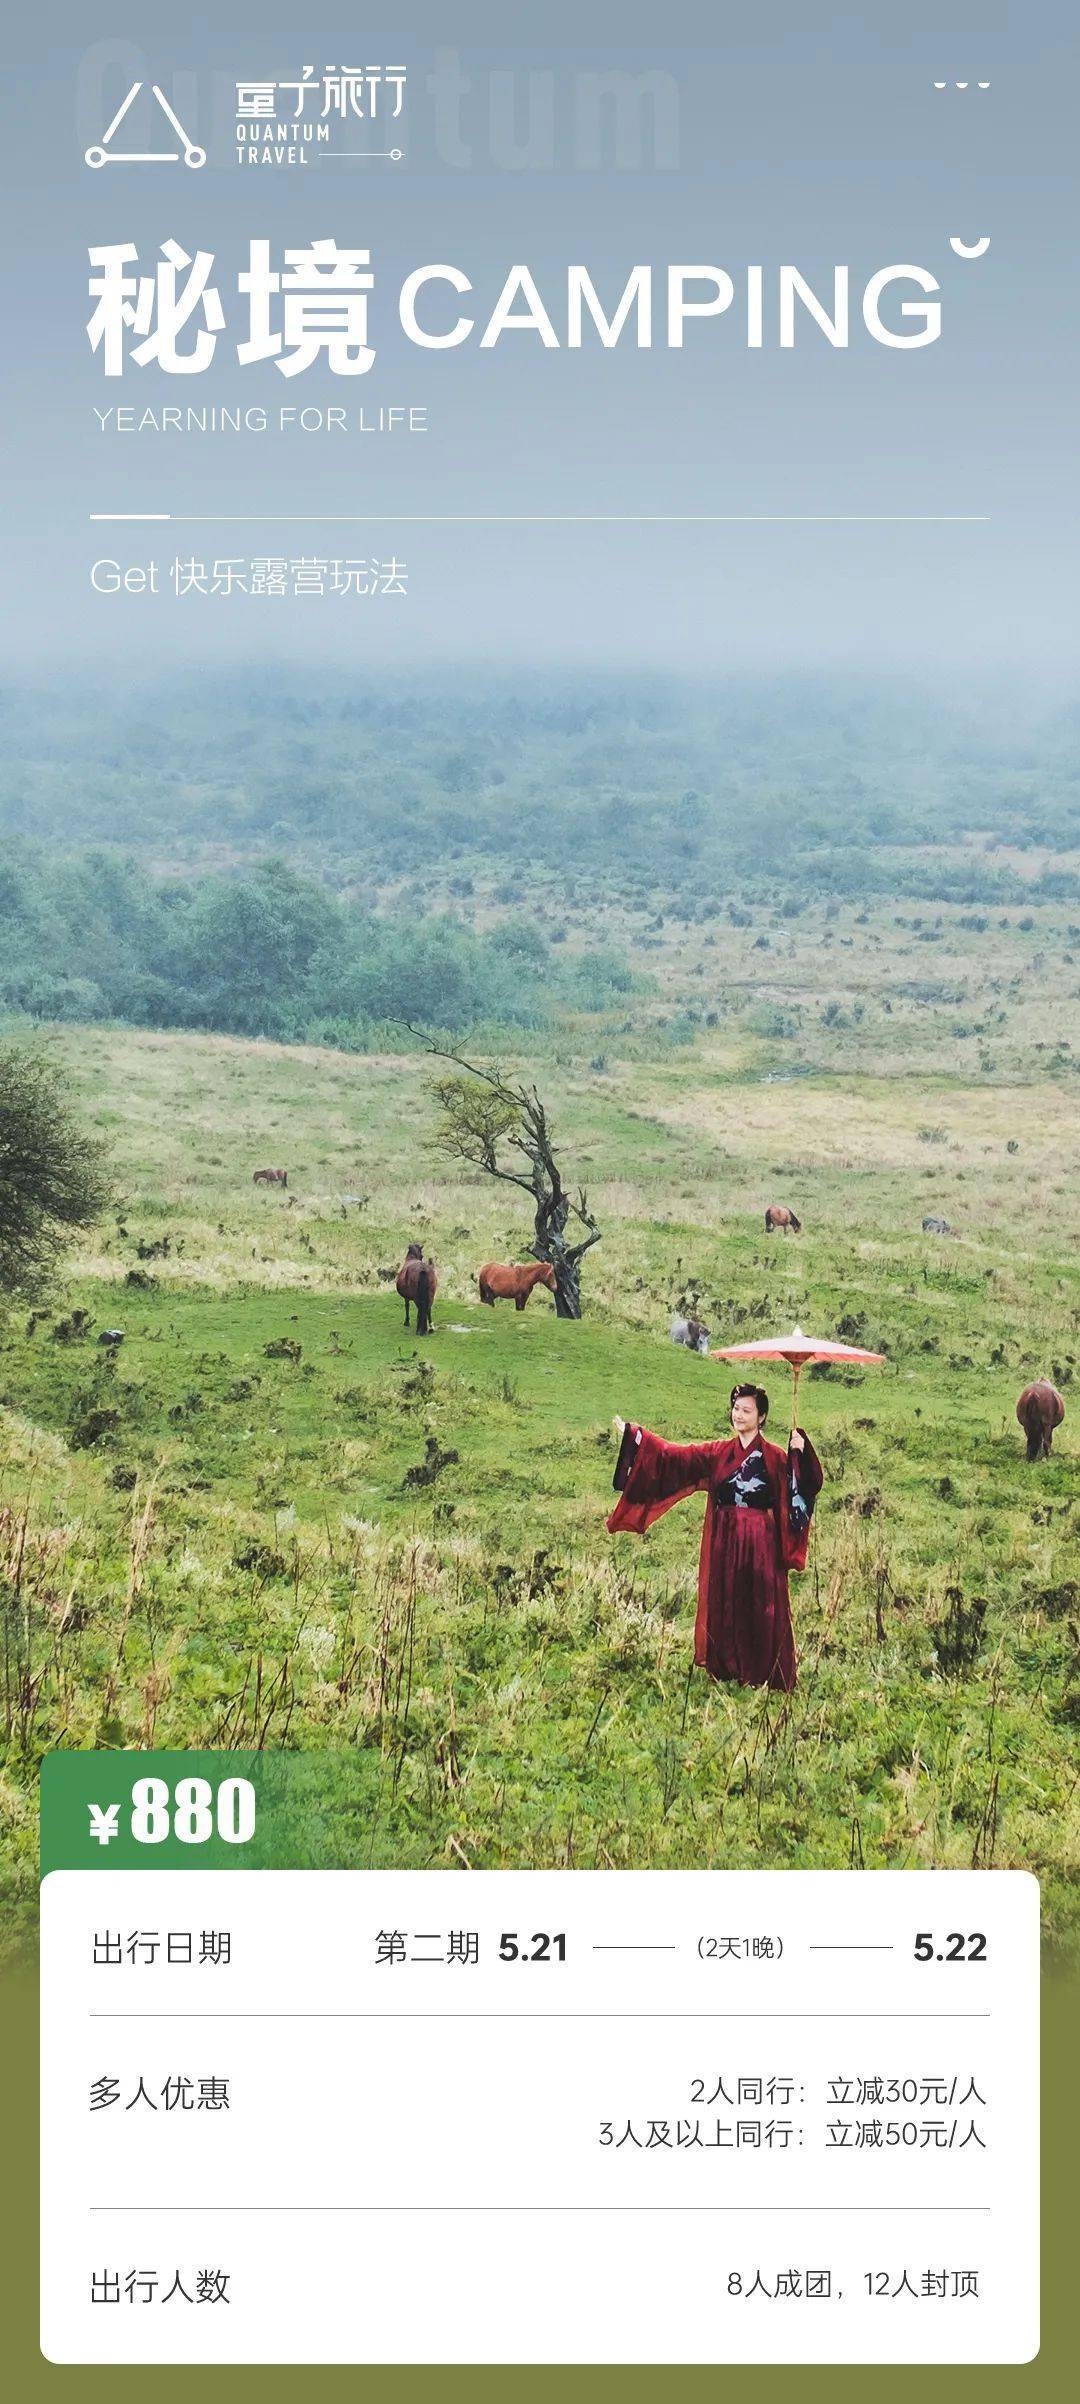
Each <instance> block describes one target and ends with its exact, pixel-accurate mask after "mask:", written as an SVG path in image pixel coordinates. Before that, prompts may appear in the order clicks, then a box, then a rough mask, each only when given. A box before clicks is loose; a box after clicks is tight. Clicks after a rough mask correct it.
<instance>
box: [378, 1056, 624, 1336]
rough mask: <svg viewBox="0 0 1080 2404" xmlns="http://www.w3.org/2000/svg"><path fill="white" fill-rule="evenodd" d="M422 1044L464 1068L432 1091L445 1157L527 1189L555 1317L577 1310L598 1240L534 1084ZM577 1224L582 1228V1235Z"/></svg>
mask: <svg viewBox="0 0 1080 2404" xmlns="http://www.w3.org/2000/svg"><path fill="white" fill-rule="evenodd" d="M412 1033H413V1034H420V1035H421V1040H422V1042H423V1044H424V1049H425V1051H428V1052H430V1053H432V1054H433V1055H434V1057H435V1058H436V1059H439V1060H450V1061H452V1062H453V1063H454V1066H455V1068H457V1069H460V1070H463V1071H464V1074H463V1075H461V1076H456V1077H436V1078H434V1079H433V1080H432V1088H431V1090H432V1092H433V1094H434V1096H435V1099H436V1101H437V1102H438V1104H439V1108H440V1111H441V1113H442V1118H441V1121H440V1125H439V1129H438V1133H437V1135H436V1138H435V1140H436V1143H437V1144H438V1147H439V1150H440V1151H441V1152H443V1153H445V1155H446V1157H447V1159H449V1160H464V1161H468V1163H469V1164H470V1166H471V1167H473V1168H478V1169H483V1170H484V1171H485V1173H486V1175H487V1176H489V1177H497V1178H499V1179H500V1180H501V1182H502V1183H503V1184H504V1185H516V1186H519V1187H520V1188H521V1191H522V1192H523V1193H525V1194H528V1196H529V1200H530V1202H531V1204H532V1210H533V1240H532V1243H531V1245H530V1246H529V1250H530V1252H531V1253H532V1256H533V1259H534V1260H544V1261H549V1262H550V1264H551V1267H552V1268H553V1269H554V1271H555V1308H556V1311H557V1312H558V1315H559V1317H560V1319H580V1317H581V1262H582V1258H583V1256H584V1254H585V1253H586V1252H588V1251H590V1250H591V1248H592V1246H593V1245H594V1244H598V1243H599V1242H600V1240H601V1235H602V1230H601V1229H600V1228H599V1227H598V1226H597V1223H596V1220H595V1219H594V1217H593V1215H592V1212H591V1210H590V1209H589V1197H588V1194H587V1193H586V1191H585V1187H584V1186H579V1187H578V1189H577V1193H576V1197H575V1196H573V1195H572V1194H571V1193H570V1192H568V1190H567V1188H566V1186H565V1185H564V1183H563V1178H562V1172H561V1170H560V1167H559V1163H558V1161H557V1159H556V1157H555V1152H554V1149H553V1140H552V1134H551V1129H550V1126H549V1125H548V1116H547V1111H546V1109H545V1107H544V1104H543V1102H542V1101H541V1099H540V1096H539V1094H538V1092H537V1089H536V1087H535V1085H519V1084H518V1083H517V1082H516V1081H515V1080H514V1079H513V1078H509V1077H506V1076H504V1075H503V1072H502V1070H501V1069H500V1068H490V1069H487V1068H478V1067H477V1065H476V1063H475V1062H474V1061H472V1060H463V1059H462V1058H461V1056H460V1054H459V1053H457V1052H449V1051H446V1050H445V1049H444V1047H443V1045H442V1044H438V1043H435V1042H434V1041H433V1040H432V1038H431V1037H430V1036H427V1035H423V1034H422V1033H421V1030H420V1029H419V1028H416V1027H414V1028H413V1029H412ZM578 1228H583V1229H584V1234H583V1235H582V1236H581V1237H580V1240H572V1239H574V1238H575V1237H576V1232H577V1229H578Z"/></svg>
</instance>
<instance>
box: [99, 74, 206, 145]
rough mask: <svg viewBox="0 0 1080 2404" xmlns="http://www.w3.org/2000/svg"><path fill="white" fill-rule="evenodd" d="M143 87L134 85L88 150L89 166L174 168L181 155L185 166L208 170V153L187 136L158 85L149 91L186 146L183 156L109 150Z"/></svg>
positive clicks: (137, 83)
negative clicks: (101, 134)
mask: <svg viewBox="0 0 1080 2404" xmlns="http://www.w3.org/2000/svg"><path fill="white" fill-rule="evenodd" d="M142 88H143V87H142V82H141V79H140V80H139V81H138V82H136V83H133V84H132V87H131V90H130V92H129V93H128V96H127V99H126V100H122V101H121V103H120V106H119V108H118V109H117V112H116V115H115V117H114V118H113V121H112V124H111V125H109V126H107V127H106V129H105V132H104V134H103V136H102V139H101V141H100V142H91V144H90V148H89V150H87V151H85V152H84V153H83V156H84V157H85V160H86V164H87V166H88V167H111V166H124V167H132V166H139V167H156V166H169V165H172V166H175V165H176V164H177V162H178V160H179V159H180V157H181V155H182V156H183V161H184V165H185V167H205V165H206V152H205V150H202V149H200V147H199V144H198V143H197V142H193V141H192V139H191V136H190V134H188V133H185V131H184V128H183V126H182V125H181V123H180V119H179V117H178V116H177V114H176V110H175V109H174V108H171V107H170V105H169V102H168V101H167V100H166V98H165V94H164V92H163V91H162V89H161V85H160V84H159V83H155V84H151V86H150V89H151V92H152V93H153V96H154V99H155V100H156V101H157V104H158V107H159V109H161V110H162V111H163V113H164V115H165V116H166V117H167V118H168V121H169V124H170V125H171V127H172V130H173V133H174V134H175V135H176V136H177V139H178V140H179V141H180V142H181V143H182V144H183V152H182V154H181V152H180V151H179V150H110V148H109V144H110V142H111V141H112V138H113V135H114V133H115V132H116V130H117V127H118V126H120V125H122V124H123V122H124V119H125V117H126V116H127V113H128V110H129V108H130V107H131V103H132V101H133V100H134V99H135V96H136V94H137V93H139V92H141V91H142Z"/></svg>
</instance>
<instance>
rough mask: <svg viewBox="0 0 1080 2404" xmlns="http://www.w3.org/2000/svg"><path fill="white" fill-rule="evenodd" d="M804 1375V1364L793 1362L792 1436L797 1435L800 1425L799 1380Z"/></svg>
mask: <svg viewBox="0 0 1080 2404" xmlns="http://www.w3.org/2000/svg"><path fill="white" fill-rule="evenodd" d="M802 1373H803V1363H802V1362H801V1361H792V1364H791V1433H792V1435H794V1434H795V1432H796V1429H797V1427H798V1424H799V1379H800V1377H801V1376H802Z"/></svg>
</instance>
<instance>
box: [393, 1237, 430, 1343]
mask: <svg viewBox="0 0 1080 2404" xmlns="http://www.w3.org/2000/svg"><path fill="white" fill-rule="evenodd" d="M394 1283H395V1285H396V1287H397V1290H398V1293H399V1294H400V1296H401V1299H402V1301H403V1302H404V1305H405V1325H406V1327H407V1326H408V1324H409V1304H410V1303H411V1302H415V1304H416V1332H417V1335H418V1336H429V1335H430V1334H431V1330H432V1327H433V1325H434V1321H433V1319H432V1315H431V1306H432V1304H433V1302H434V1300H435V1293H436V1289H437V1287H438V1283H439V1280H438V1278H437V1277H436V1275H435V1263H434V1261H433V1260H425V1259H424V1247H423V1245H422V1244H410V1246H409V1249H408V1251H407V1253H406V1255H405V1258H404V1260H403V1261H402V1264H401V1267H400V1269H399V1270H398V1273H397V1276H396V1278H395V1280H394Z"/></svg>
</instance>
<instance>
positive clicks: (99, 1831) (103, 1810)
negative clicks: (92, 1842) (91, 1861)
mask: <svg viewBox="0 0 1080 2404" xmlns="http://www.w3.org/2000/svg"><path fill="white" fill-rule="evenodd" d="M86 1808H87V1810H88V1812H89V1814H90V1834H91V1836H96V1838H97V1841H98V1843H99V1845H111V1843H112V1841H113V1838H114V1836H119V1834H120V1805H119V1803H106V1804H104V1805H102V1804H100V1803H88V1804H87V1806H86Z"/></svg>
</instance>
